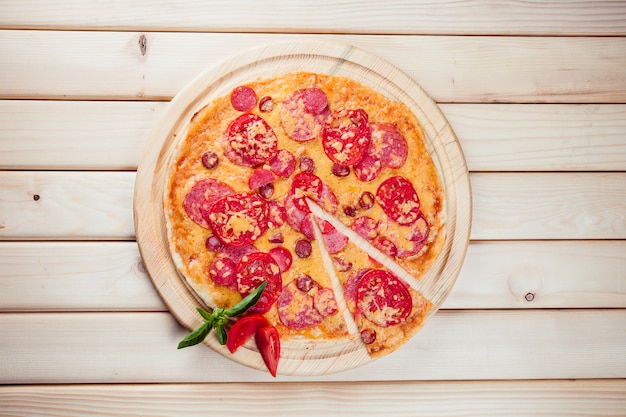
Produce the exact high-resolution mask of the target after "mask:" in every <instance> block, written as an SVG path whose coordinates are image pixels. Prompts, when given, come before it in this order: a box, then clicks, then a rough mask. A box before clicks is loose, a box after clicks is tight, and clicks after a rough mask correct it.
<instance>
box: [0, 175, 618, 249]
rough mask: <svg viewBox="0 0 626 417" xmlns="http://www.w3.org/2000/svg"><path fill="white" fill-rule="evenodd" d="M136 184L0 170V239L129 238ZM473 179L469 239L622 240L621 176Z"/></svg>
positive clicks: (116, 178) (124, 179) (125, 179)
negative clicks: (470, 232)
mask: <svg viewBox="0 0 626 417" xmlns="http://www.w3.org/2000/svg"><path fill="white" fill-rule="evenodd" d="M134 179H135V172H100V171H92V172H82V171H76V172H71V171H46V172H44V171H0V239H5V240H6V239H9V240H12V239H18V240H24V239H29V240H32V239H39V240H41V239H44V240H54V239H65V240H80V239H83V240H84V239H87V240H93V239H98V240H120V239H123V240H130V239H133V238H134V234H135V232H134V225H133V217H132V216H133V213H132V212H133V210H132V204H133V188H134ZM470 180H471V185H472V192H473V197H472V198H473V206H474V208H473V218H472V234H471V237H472V239H481V240H491V239H496V240H512V239H625V238H626V223H625V222H624V218H626V173H623V172H616V173H591V172H590V173H556V172H553V173H473V174H471V175H470ZM36 196H38V197H36ZM582 196H584V198H582Z"/></svg>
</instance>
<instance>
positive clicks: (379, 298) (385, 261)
mask: <svg viewBox="0 0 626 417" xmlns="http://www.w3.org/2000/svg"><path fill="white" fill-rule="evenodd" d="M307 202H308V204H309V207H310V209H311V212H312V213H313V214H314V215H315V216H317V217H318V218H319V219H321V220H322V221H325V222H328V223H329V224H331V225H332V227H333V228H335V229H336V230H337V231H338V232H339V233H341V234H343V235H345V236H346V237H347V238H348V240H349V241H348V243H347V244H346V245H345V246H344V247H343V248H342V249H341V250H339V251H336V252H335V253H333V254H332V255H331V254H329V253H328V252H326V254H325V255H324V257H325V258H326V259H332V261H330V262H331V265H330V266H328V263H329V262H328V261H326V265H325V266H326V267H327V268H328V269H327V271H328V273H329V275H330V276H331V277H333V281H334V282H333V289H334V290H335V295H336V297H337V298H338V299H341V302H340V304H341V305H343V306H344V308H345V309H346V310H348V311H349V314H344V319H345V320H346V322H348V323H350V324H349V325H350V326H354V327H353V329H354V328H356V331H358V332H359V334H360V337H361V341H362V342H363V343H364V345H365V347H366V348H367V351H368V353H369V354H370V356H372V357H379V356H383V355H386V354H388V353H391V352H392V351H394V350H395V349H397V348H398V347H400V346H401V345H402V344H404V343H405V342H406V341H407V340H408V339H409V338H411V336H412V335H413V334H415V333H416V332H417V331H418V330H419V329H420V328H421V326H422V324H423V323H424V320H425V318H426V315H427V314H428V312H429V311H430V310H431V309H432V307H433V306H432V304H431V303H430V302H429V301H428V300H427V299H426V298H425V297H424V296H423V295H422V294H421V292H420V281H419V280H418V279H416V278H415V277H414V276H413V275H411V274H410V273H408V272H407V271H406V270H404V268H403V267H402V266H401V265H399V264H398V263H396V262H395V261H394V260H393V259H392V258H391V257H390V256H388V255H387V254H385V253H383V252H382V251H381V250H380V249H379V248H377V247H376V246H374V245H373V244H372V243H370V241H368V240H367V239H365V238H363V237H362V236H361V235H360V234H359V233H357V232H355V231H354V230H352V229H351V228H350V227H348V226H346V225H345V224H343V223H342V222H341V221H340V220H339V219H338V218H337V217H335V216H333V215H332V214H330V213H328V212H327V211H325V210H324V209H322V208H321V207H320V206H319V205H317V204H316V203H315V202H313V201H312V200H307ZM315 229H316V231H317V234H318V236H317V237H318V239H317V240H318V241H320V242H321V243H320V248H321V250H322V251H324V250H325V245H324V243H323V241H322V240H321V239H320V238H321V231H320V230H319V228H318V227H315ZM330 269H332V271H329V270H330ZM353 331H354V330H353Z"/></svg>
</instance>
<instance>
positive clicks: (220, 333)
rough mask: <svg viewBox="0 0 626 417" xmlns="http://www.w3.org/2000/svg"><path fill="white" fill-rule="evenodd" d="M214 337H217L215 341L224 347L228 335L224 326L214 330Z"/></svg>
mask: <svg viewBox="0 0 626 417" xmlns="http://www.w3.org/2000/svg"><path fill="white" fill-rule="evenodd" d="M215 335H216V336H217V341H218V342H220V345H222V346H223V345H225V344H226V340H227V339H228V333H227V332H226V329H224V326H218V327H216V328H215Z"/></svg>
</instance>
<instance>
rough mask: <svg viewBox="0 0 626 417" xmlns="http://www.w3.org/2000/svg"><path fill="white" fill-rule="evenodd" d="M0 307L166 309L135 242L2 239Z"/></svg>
mask: <svg viewBox="0 0 626 417" xmlns="http://www.w3.org/2000/svg"><path fill="white" fill-rule="evenodd" d="M0 264H1V265H2V270H0V287H2V288H3V291H2V292H1V293H0V299H1V301H0V311H5V312H7V311H42V310H46V311H68V310H70V311H72V310H74V311H94V310H96V311H97V310H108V311H121V310H124V311H134V310H143V311H145V310H153V311H166V308H165V306H164V305H163V303H162V301H161V299H160V298H159V296H158V293H157V292H156V291H155V289H154V287H153V285H152V282H151V281H150V278H149V277H148V275H147V273H146V271H145V269H144V266H143V263H142V261H141V255H140V254H139V250H138V249H137V244H136V243H135V242H0Z"/></svg>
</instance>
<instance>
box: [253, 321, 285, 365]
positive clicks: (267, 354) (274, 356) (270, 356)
mask: <svg viewBox="0 0 626 417" xmlns="http://www.w3.org/2000/svg"><path fill="white" fill-rule="evenodd" d="M255 341H256V345H257V347H258V348H259V351H260V352H261V357H263V361H264V362H265V366H267V369H268V371H270V374H272V376H274V377H275V376H276V369H277V368H278V360H279V359H280V338H279V337H278V331H277V330H276V327H274V326H271V325H270V326H263V327H261V328H259V329H257V332H256V335H255Z"/></svg>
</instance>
